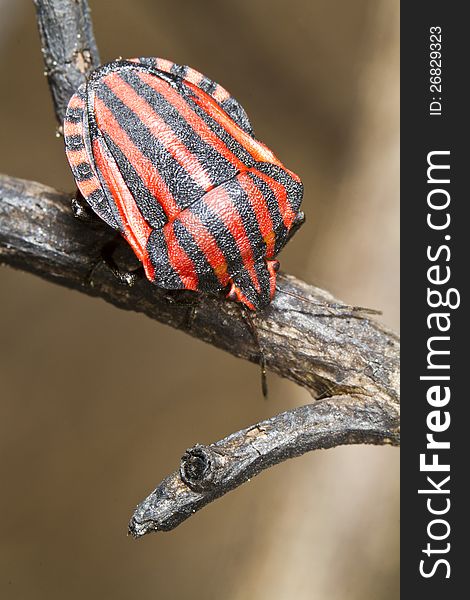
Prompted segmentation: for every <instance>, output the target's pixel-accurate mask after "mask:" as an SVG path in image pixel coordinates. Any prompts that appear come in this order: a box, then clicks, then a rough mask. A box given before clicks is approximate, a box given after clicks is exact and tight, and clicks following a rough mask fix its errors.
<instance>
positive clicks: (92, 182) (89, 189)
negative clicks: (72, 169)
mask: <svg viewBox="0 0 470 600" xmlns="http://www.w3.org/2000/svg"><path fill="white" fill-rule="evenodd" d="M76 184H77V187H78V189H79V190H80V192H81V194H82V196H83V197H84V198H89V197H90V196H91V195H92V194H93V192H96V190H98V189H100V187H101V186H100V182H99V181H98V179H97V177H95V176H93V177H90V179H85V180H84V181H77V182H76Z"/></svg>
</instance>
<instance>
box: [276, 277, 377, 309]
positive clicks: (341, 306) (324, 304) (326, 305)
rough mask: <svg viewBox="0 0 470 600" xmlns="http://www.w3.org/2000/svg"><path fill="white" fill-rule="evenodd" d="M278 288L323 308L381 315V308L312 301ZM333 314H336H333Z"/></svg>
mask: <svg viewBox="0 0 470 600" xmlns="http://www.w3.org/2000/svg"><path fill="white" fill-rule="evenodd" d="M276 290H277V291H278V292H279V293H280V294H285V295H286V296H291V297H292V298H296V299H297V300H302V301H303V302H308V304H311V305H312V306H321V307H322V308H331V309H334V310H345V311H349V312H350V313H363V314H366V315H381V314H382V311H381V310H375V309H374V308H366V307H364V306H350V305H349V304H340V303H339V302H312V300H309V299H308V298H305V296H301V295H300V294H296V293H295V292H289V291H287V290H282V289H281V288H280V287H279V286H277V285H276ZM327 316H328V315H327ZM331 316H334V315H333V314H332V315H331Z"/></svg>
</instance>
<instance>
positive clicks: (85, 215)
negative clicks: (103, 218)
mask: <svg viewBox="0 0 470 600" xmlns="http://www.w3.org/2000/svg"><path fill="white" fill-rule="evenodd" d="M70 204H71V207H72V212H73V216H74V217H75V218H76V219H79V220H80V221H83V222H84V223H92V222H93V221H95V220H96V219H98V215H96V214H95V213H94V212H93V211H92V209H91V208H90V205H89V204H88V202H87V201H86V200H85V198H84V197H83V196H82V193H81V192H80V190H78V189H77V191H76V192H75V195H74V196H73V197H72V200H71V202H70Z"/></svg>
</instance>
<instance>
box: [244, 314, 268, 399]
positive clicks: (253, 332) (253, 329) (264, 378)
mask: <svg viewBox="0 0 470 600" xmlns="http://www.w3.org/2000/svg"><path fill="white" fill-rule="evenodd" d="M239 306H240V311H241V315H242V317H243V319H244V321H245V323H246V324H247V326H248V329H249V330H250V333H251V335H252V336H253V339H254V340H255V343H256V345H257V346H258V352H259V366H260V369H261V390H262V392H263V396H264V397H265V398H267V397H268V378H267V375H266V358H265V356H264V352H263V348H262V347H261V343H260V340H259V336H258V331H257V329H256V325H255V324H254V322H253V317H252V315H251V312H250V310H249V309H247V308H245V307H244V306H243V305H241V304H240V305H239Z"/></svg>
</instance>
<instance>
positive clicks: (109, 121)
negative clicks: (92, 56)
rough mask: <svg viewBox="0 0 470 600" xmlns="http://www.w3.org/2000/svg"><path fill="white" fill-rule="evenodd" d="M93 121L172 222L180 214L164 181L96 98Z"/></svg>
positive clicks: (102, 103) (104, 105) (106, 108)
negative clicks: (123, 156) (121, 154)
mask: <svg viewBox="0 0 470 600" xmlns="http://www.w3.org/2000/svg"><path fill="white" fill-rule="evenodd" d="M95 119H96V122H97V124H98V127H99V128H100V129H101V130H102V131H104V132H106V133H107V134H108V135H109V137H110V138H111V139H112V140H113V142H114V143H115V144H116V145H117V146H118V147H119V148H120V149H121V151H122V152H123V153H124V155H125V156H126V158H127V160H128V161H129V162H130V163H131V165H132V166H133V168H134V169H135V171H136V172H137V174H138V175H139V177H140V178H141V179H142V181H143V182H144V184H145V185H146V186H147V188H148V190H149V191H150V193H151V194H153V196H154V197H155V199H156V200H157V201H158V202H159V204H161V206H162V208H163V210H164V211H165V213H166V215H167V217H168V219H169V220H173V219H174V218H175V217H176V216H177V215H178V213H179V212H180V209H179V208H178V205H177V204H176V201H175V199H174V198H173V195H172V194H171V192H170V190H169V189H168V187H167V185H166V183H165V181H164V180H163V178H162V177H161V175H160V174H159V173H158V171H157V170H156V168H155V166H154V165H153V164H152V162H151V161H150V160H149V159H148V158H147V157H145V156H144V155H143V154H142V152H141V151H140V150H139V149H138V148H137V146H136V145H135V144H134V142H133V141H132V140H131V139H130V137H129V136H128V135H127V133H126V132H125V131H124V130H123V129H122V127H121V126H120V124H119V123H118V121H117V120H116V119H115V118H114V115H113V114H112V112H111V111H110V110H109V109H108V107H107V106H106V104H105V103H104V102H103V101H102V100H100V99H99V98H96V97H95Z"/></svg>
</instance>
